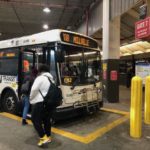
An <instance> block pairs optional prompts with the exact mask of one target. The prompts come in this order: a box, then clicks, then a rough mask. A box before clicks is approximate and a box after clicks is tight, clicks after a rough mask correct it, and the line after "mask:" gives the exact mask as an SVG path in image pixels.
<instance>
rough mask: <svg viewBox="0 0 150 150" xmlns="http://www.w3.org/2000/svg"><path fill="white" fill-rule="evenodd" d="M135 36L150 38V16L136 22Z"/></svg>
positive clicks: (137, 37)
mask: <svg viewBox="0 0 150 150" xmlns="http://www.w3.org/2000/svg"><path fill="white" fill-rule="evenodd" d="M135 38H136V39H150V17H147V18H145V19H143V20H140V21H138V22H136V23H135Z"/></svg>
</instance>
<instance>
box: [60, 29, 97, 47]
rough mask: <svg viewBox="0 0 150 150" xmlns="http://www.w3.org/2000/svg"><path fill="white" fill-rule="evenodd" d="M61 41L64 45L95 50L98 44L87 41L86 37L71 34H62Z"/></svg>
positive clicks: (90, 40)
mask: <svg viewBox="0 0 150 150" xmlns="http://www.w3.org/2000/svg"><path fill="white" fill-rule="evenodd" d="M61 40H62V41H63V42H66V43H70V44H75V45H80V46H85V47H89V48H97V47H98V44H97V42H96V41H94V40H92V39H89V38H87V37H84V36H81V35H76V34H73V33H67V32H62V33H61Z"/></svg>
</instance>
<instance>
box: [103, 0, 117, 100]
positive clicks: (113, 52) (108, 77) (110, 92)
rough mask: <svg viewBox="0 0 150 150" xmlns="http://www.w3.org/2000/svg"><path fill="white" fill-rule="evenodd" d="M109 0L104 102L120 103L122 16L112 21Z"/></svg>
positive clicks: (105, 19) (105, 20)
mask: <svg viewBox="0 0 150 150" xmlns="http://www.w3.org/2000/svg"><path fill="white" fill-rule="evenodd" d="M109 6H110V4H109V0H103V56H102V69H103V100H104V101H108V102H119V55H120V16H119V17H116V18H114V19H113V20H111V21H110V16H109V10H110V8H109Z"/></svg>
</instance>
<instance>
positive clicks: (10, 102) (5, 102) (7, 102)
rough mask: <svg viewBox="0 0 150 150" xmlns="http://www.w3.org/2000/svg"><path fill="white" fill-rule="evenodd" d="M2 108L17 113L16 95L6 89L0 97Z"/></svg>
mask: <svg viewBox="0 0 150 150" xmlns="http://www.w3.org/2000/svg"><path fill="white" fill-rule="evenodd" d="M2 109H3V111H5V112H9V113H12V114H16V113H17V97H16V95H15V94H14V93H13V92H12V91H10V90H9V91H7V92H6V93H5V94H4V96H3V97H2Z"/></svg>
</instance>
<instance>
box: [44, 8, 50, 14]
mask: <svg viewBox="0 0 150 150" xmlns="http://www.w3.org/2000/svg"><path fill="white" fill-rule="evenodd" d="M43 12H45V13H50V12H51V10H50V8H48V7H45V8H44V9H43Z"/></svg>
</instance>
